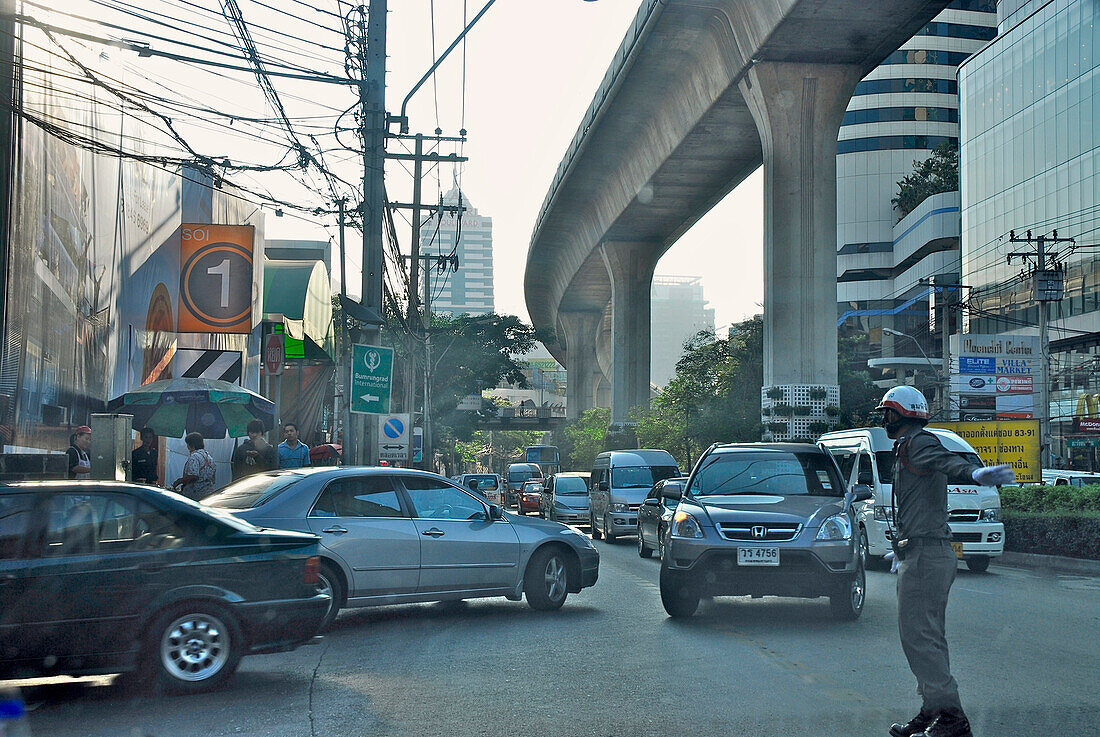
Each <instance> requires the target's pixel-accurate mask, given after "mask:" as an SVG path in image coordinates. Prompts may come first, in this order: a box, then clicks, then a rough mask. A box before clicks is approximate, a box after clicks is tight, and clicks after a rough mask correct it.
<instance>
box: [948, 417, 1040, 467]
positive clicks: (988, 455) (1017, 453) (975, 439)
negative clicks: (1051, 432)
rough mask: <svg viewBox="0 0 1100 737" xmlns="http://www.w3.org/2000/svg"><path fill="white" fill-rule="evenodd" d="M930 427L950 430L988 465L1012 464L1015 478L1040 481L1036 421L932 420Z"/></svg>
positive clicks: (1037, 425) (1037, 427) (1037, 424)
mask: <svg viewBox="0 0 1100 737" xmlns="http://www.w3.org/2000/svg"><path fill="white" fill-rule="evenodd" d="M931 427H939V428H943V429H944V430H951V431H952V432H954V433H955V434H957V435H958V436H959V437H961V438H962V439H963V440H965V441H966V442H968V443H970V445H971V446H973V448H974V450H975V451H977V453H978V456H979V457H981V459H982V462H983V463H985V464H986V465H987V466H996V465H999V464H1002V463H1007V464H1009V465H1011V466H1012V469H1013V470H1014V471H1015V472H1016V480H1017V481H1021V482H1034V483H1038V482H1040V481H1041V480H1042V469H1041V465H1040V464H1041V461H1040V454H1039V422H1038V420H991V421H986V422H935V423H931Z"/></svg>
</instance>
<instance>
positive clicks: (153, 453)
mask: <svg viewBox="0 0 1100 737" xmlns="http://www.w3.org/2000/svg"><path fill="white" fill-rule="evenodd" d="M140 435H141V445H139V446H138V447H136V448H134V450H133V452H132V453H130V476H131V478H133V479H134V483H137V484H155V483H157V477H158V474H157V460H158V453H157V447H156V445H154V443H155V442H156V439H157V435H156V433H154V432H153V429H152V428H150V427H143V428H141V433H140Z"/></svg>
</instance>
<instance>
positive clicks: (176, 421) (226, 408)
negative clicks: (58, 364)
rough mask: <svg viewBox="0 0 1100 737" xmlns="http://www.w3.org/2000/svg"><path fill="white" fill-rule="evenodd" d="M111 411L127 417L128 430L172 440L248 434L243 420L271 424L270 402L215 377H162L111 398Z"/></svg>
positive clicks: (273, 407) (268, 425)
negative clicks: (195, 434)
mask: <svg viewBox="0 0 1100 737" xmlns="http://www.w3.org/2000/svg"><path fill="white" fill-rule="evenodd" d="M107 408H108V409H109V410H110V411H111V412H125V413H128V414H133V416H134V423H133V424H134V429H135V430H140V429H141V428H143V427H149V428H152V429H153V432H155V433H156V434H157V435H164V436H166V437H172V438H178V437H180V436H182V435H184V434H186V433H189V432H198V433H201V434H202V436H203V437H204V438H209V439H214V438H224V437H225V435H226V433H227V432H228V433H229V436H230V437H232V438H239V437H243V436H245V435H247V434H248V430H247V429H246V427H247V425H248V422H249V421H250V420H254V419H260V420H263V423H264V429H271V428H272V427H274V426H275V403H274V402H272V401H270V400H268V399H264V398H263V397H261V396H260V395H259V394H256V393H255V392H252V391H249V390H248V389H245V388H243V387H239V386H237V385H236V384H230V383H229V382H228V381H219V380H218V379H165V380H164V381H154V382H152V383H150V384H145V385H144V386H139V387H138V388H137V389H134V390H132V391H128V392H126V393H125V394H123V395H122V396H120V397H115V398H114V399H112V400H111V401H110V402H108V404H107Z"/></svg>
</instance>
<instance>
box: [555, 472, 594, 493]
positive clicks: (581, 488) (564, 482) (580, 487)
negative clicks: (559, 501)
mask: <svg viewBox="0 0 1100 737" xmlns="http://www.w3.org/2000/svg"><path fill="white" fill-rule="evenodd" d="M554 493H555V494H558V495H560V496H583V495H585V494H587V493H588V484H586V483H585V481H584V479H582V478H581V477H579V476H559V477H558V478H556V479H554Z"/></svg>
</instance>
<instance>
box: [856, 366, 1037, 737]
mask: <svg viewBox="0 0 1100 737" xmlns="http://www.w3.org/2000/svg"><path fill="white" fill-rule="evenodd" d="M876 409H878V410H881V411H882V426H883V427H884V428H885V429H886V434H887V435H888V436H889V437H890V438H891V439H893V441H894V453H895V456H896V458H895V462H894V469H895V470H894V486H893V498H892V500H891V507H892V512H893V517H894V523H895V528H894V530H895V531H894V539H893V548H894V555H895V556H896V558H897V560H898V582H897V593H898V632H899V634H900V636H901V647H902V650H903V651H904V652H905V658H906V660H908V661H909V669H910V670H912V671H913V675H914V676H916V677H917V693H918V694H919V695H920V697H921V701H922V703H921V708H920V712H919V713H918V714H917V715H916V716H915V717H913V718H912V719H910V720H909V722H908V723H906V724H894V725H892V726H891V727H890V734H891V735H893V737H911V736H912V735H925V736H926V737H970V734H971V733H970V722H968V721H967V719H966V715H965V714H964V713H963V709H962V704H961V703H960V701H959V687H958V683H956V681H955V679H954V678H953V677H952V676H951V667H950V663H949V660H948V653H947V637H946V634H945V630H944V618H945V615H946V611H947V596H948V593H949V592H950V590H951V584H952V582H954V580H955V572H956V569H957V567H958V558H957V557H956V555H955V551H954V550H953V549H952V548H951V545H950V539H951V530H950V528H949V527H948V526H947V484H948V483H952V484H973V483H976V484H978V485H980V486H999V485H1001V484H1008V483H1012V482H1013V481H1014V480H1015V478H1016V475H1015V473H1014V472H1013V471H1012V467H1011V466H1007V465H1005V466H990V467H982V466H980V465H975V464H972V463H970V462H969V461H967V460H965V459H964V458H962V457H961V456H958V455H956V454H954V453H952V452H951V451H949V450H947V449H945V448H944V447H943V445H942V444H941V443H940V441H939V438H937V437H936V436H935V435H933V434H932V433H930V432H928V431H926V430H925V429H924V426H925V425H927V424H928V419H929V415H928V402H927V401H926V400H925V398H924V395H923V394H921V393H920V392H919V391H918V390H916V389H914V388H913V387H911V386H896V387H894V388H893V389H890V390H889V391H888V392H886V394H885V395H884V396H883V398H882V401H881V402H879V405H878V407H877V408H876Z"/></svg>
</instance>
